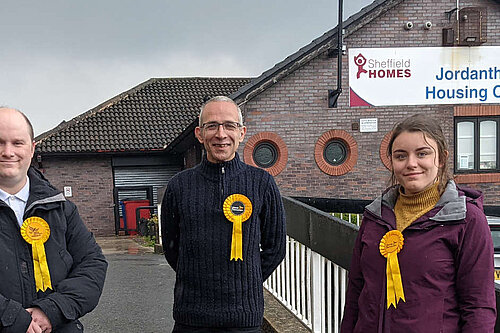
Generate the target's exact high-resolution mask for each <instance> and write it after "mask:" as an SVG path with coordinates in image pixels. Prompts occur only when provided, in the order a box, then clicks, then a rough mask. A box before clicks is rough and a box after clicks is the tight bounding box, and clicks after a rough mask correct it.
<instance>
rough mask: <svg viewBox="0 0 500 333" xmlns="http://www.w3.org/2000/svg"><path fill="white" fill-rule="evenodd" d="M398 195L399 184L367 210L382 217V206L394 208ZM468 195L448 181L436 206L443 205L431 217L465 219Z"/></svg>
mask: <svg viewBox="0 0 500 333" xmlns="http://www.w3.org/2000/svg"><path fill="white" fill-rule="evenodd" d="M464 194H465V195H464ZM398 195H399V185H395V186H393V187H390V188H389V189H388V190H387V191H386V192H384V193H383V194H382V195H381V196H379V197H378V198H377V199H375V200H374V201H373V202H372V203H371V204H369V205H368V206H366V210H368V211H369V212H371V213H372V214H373V215H375V216H377V217H379V218H381V217H382V206H387V207H388V208H390V209H394V205H395V204H396V200H397V198H398ZM466 196H468V193H467V192H465V193H463V192H462V191H461V192H459V191H458V189H457V186H456V185H455V182H454V181H453V180H450V181H448V184H447V185H446V188H445V191H444V193H443V194H442V195H441V198H440V199H439V201H438V203H437V204H436V207H441V209H440V210H439V211H438V212H437V213H436V214H435V215H434V216H432V217H430V219H431V220H434V221H439V222H446V221H455V220H461V219H464V218H465V215H466V213H467V208H466V203H465V202H466ZM479 199H481V200H482V196H481V197H480V198H478V199H477V200H479Z"/></svg>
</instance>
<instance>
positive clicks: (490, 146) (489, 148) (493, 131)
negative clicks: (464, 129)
mask: <svg viewBox="0 0 500 333" xmlns="http://www.w3.org/2000/svg"><path fill="white" fill-rule="evenodd" d="M479 135H480V136H479V151H480V153H479V168H480V169H483V170H494V169H496V168H497V123H496V122H495V121H492V120H487V121H481V122H480V125H479Z"/></svg>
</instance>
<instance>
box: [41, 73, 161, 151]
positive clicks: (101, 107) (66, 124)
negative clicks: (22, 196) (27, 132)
mask: <svg viewBox="0 0 500 333" xmlns="http://www.w3.org/2000/svg"><path fill="white" fill-rule="evenodd" d="M155 81H157V79H155V78H152V79H148V80H146V81H144V82H143V83H141V84H139V85H137V86H134V87H133V88H131V89H129V90H127V91H125V92H122V93H120V94H118V95H116V96H115V97H112V98H110V99H108V100H107V101H105V102H103V103H101V104H99V105H97V106H96V107H94V108H92V109H90V110H89V111H87V112H84V113H82V114H80V115H78V116H76V117H74V118H73V119H71V120H68V121H64V120H63V121H62V122H61V123H60V124H59V125H57V126H56V127H55V128H53V129H51V130H48V131H46V132H44V133H42V134H40V135H38V136H37V137H35V142H36V143H37V144H40V143H42V142H43V141H44V140H46V139H48V138H50V137H51V136H53V135H55V134H57V133H59V132H61V131H63V130H65V129H67V128H68V127H70V126H71V125H73V124H77V123H79V122H80V121H82V120H84V119H86V118H88V117H91V116H93V115H94V114H96V113H98V112H100V111H103V110H104V109H107V108H109V107H110V106H113V105H114V104H116V103H118V102H119V101H122V100H123V99H125V98H127V97H128V96H130V95H132V94H134V93H135V92H137V91H138V90H141V89H142V88H144V87H145V86H147V85H149V84H151V83H153V82H155Z"/></svg>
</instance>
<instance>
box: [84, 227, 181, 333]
mask: <svg viewBox="0 0 500 333" xmlns="http://www.w3.org/2000/svg"><path fill="white" fill-rule="evenodd" d="M97 242H98V243H99V245H101V248H102V249H103V252H104V255H105V256H106V258H107V260H108V263H109V267H108V273H107V277H106V283H105V285H104V290H103V294H102V296H101V300H100V302H99V305H98V306H97V308H96V309H95V310H94V311H92V312H91V313H89V314H87V315H85V316H84V317H83V318H82V319H81V321H82V323H83V325H84V327H85V332H86V333H117V332H129V333H156V332H158V333H160V332H171V331H172V328H173V319H172V306H173V286H174V281H175V275H174V271H173V270H172V269H171V268H170V266H168V264H167V262H166V260H165V257H164V256H163V255H159V254H155V253H153V249H152V248H146V247H142V246H140V245H138V244H137V243H136V242H134V241H133V240H132V239H130V238H128V237H124V236H122V237H105V238H97Z"/></svg>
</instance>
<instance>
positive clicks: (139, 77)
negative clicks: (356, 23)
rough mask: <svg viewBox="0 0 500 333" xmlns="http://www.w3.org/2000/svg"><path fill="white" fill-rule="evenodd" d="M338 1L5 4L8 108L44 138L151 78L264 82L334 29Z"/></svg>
mask: <svg viewBox="0 0 500 333" xmlns="http://www.w3.org/2000/svg"><path fill="white" fill-rule="evenodd" d="M337 1H338V0H310V1H304V0H142V1H139V0H85V1H83V0H71V1H68V0H43V1H40V0H2V1H1V4H0V9H1V12H2V19H1V20H0V45H1V47H0V58H1V61H0V75H1V76H0V77H1V79H0V105H8V106H12V107H15V108H18V109H21V110H22V111H23V112H25V113H26V114H27V115H28V117H29V118H30V119H31V120H32V122H33V125H34V128H35V135H38V134H41V133H43V132H45V131H47V130H50V129H52V128H53V127H55V126H57V125H58V124H59V123H60V122H61V121H63V120H70V119H71V118H73V117H75V116H77V115H79V114H81V113H84V112H86V111H88V110H89V109H91V108H93V107H95V106H97V105H99V104H100V103H102V102H104V101H106V100H108V99H110V98H112V97H114V96H116V95H118V94H120V93H122V92H124V91H126V90H128V89H130V88H132V87H134V86H136V85H138V84H140V83H141V82H144V81H146V80H148V79H150V78H152V77H188V76H216V77H254V76H258V75H260V74H261V73H262V72H264V71H266V70H268V69H269V68H271V67H272V66H274V65H275V64H276V63H278V62H280V61H282V60H283V59H284V58H286V57H287V56H288V55H290V54H292V53H294V52H295V51H297V50H298V49H299V48H301V47H302V46H304V45H307V44H308V43H309V42H311V41H312V40H313V39H315V38H317V37H319V36H320V35H322V34H323V33H324V32H326V31H328V30H330V29H331V28H333V27H334V26H335V25H336V24H337V16H338V15H337V6H338V2H337ZM371 2H372V0H349V1H347V0H344V19H346V18H347V17H349V16H350V15H352V14H354V13H356V12H358V11H359V10H360V9H361V8H363V7H364V6H366V5H368V4H369V3H371Z"/></svg>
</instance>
